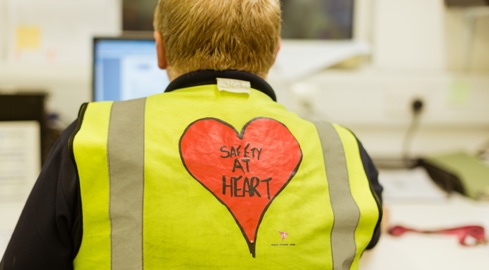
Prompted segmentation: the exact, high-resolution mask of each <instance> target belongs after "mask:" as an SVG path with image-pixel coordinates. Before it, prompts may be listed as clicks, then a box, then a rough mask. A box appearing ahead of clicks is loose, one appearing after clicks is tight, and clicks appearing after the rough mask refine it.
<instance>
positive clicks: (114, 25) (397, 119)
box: [0, 0, 489, 156]
mask: <svg viewBox="0 0 489 270" xmlns="http://www.w3.org/2000/svg"><path fill="white" fill-rule="evenodd" d="M38 1H46V2H52V3H54V2H56V3H58V2H66V1H61V0H38ZM57 1H58V2H57ZM12 2H16V3H21V2H26V0H0V12H7V11H8V10H9V8H10V7H9V5H10V4H11V3H12ZM85 2H86V3H87V5H99V7H100V8H99V9H98V11H99V12H102V13H105V14H108V15H107V16H105V19H106V20H107V21H106V24H105V27H107V26H109V27H108V28H106V29H103V30H104V31H102V32H105V33H107V34H116V33H117V32H118V31H119V30H120V28H119V27H120V21H119V18H118V17H117V14H118V10H120V2H119V1H118V0H104V1H85ZM80 3H84V2H80ZM360 3H361V4H360V5H359V6H360V13H358V14H357V16H359V17H360V18H361V20H360V21H362V23H361V24H358V21H357V24H358V25H357V33H356V35H357V38H359V39H361V40H362V41H365V42H367V43H368V44H369V45H370V55H369V56H368V57H365V58H362V61H361V64H359V65H356V66H355V67H354V68H349V69H334V70H323V71H320V72H315V73H311V74H310V75H309V76H306V77H305V78H302V80H300V81H297V82H294V83H289V82H287V83H284V80H283V78H281V77H280V76H278V75H277V73H276V72H275V71H274V70H272V72H271V74H270V78H269V80H270V83H271V84H272V85H273V86H274V87H276V89H277V92H278V93H277V95H278V97H279V101H280V102H281V103H283V104H284V105H286V106H287V107H289V108H291V109H292V110H294V111H296V112H297V113H299V114H301V115H305V116H308V117H311V118H328V119H331V120H334V121H336V122H339V123H342V124H345V125H347V126H349V127H350V128H351V129H352V130H354V131H355V132H356V133H357V134H358V135H359V136H360V137H361V138H362V141H363V142H364V144H365V146H366V147H367V149H369V150H370V151H371V153H372V154H373V155H378V156H397V155H398V154H399V152H400V148H401V147H402V140H403V138H404V134H405V131H406V128H407V126H408V125H409V120H410V113H409V104H410V102H411V101H412V99H413V98H415V97H420V98H422V99H423V100H424V102H425V111H424V112H423V113H424V115H423V117H422V119H421V126H420V130H419V133H417V134H416V136H415V138H414V141H413V149H412V151H413V152H414V153H419V154H425V153H432V152H437V151H442V150H443V151H444V150H451V149H454V148H463V149H469V150H474V149H476V148H477V147H479V146H480V145H481V144H482V143H483V142H484V141H485V140H487V139H489V138H488V137H489V135H488V134H489V112H488V111H487V108H488V107H489V106H485V104H486V103H489V81H488V80H489V79H488V78H489V50H487V48H489V18H488V16H483V17H481V18H479V19H478V20H477V21H476V26H475V28H474V29H475V31H474V34H473V36H471V38H470V41H471V42H468V39H467V38H466V36H467V29H469V28H468V26H467V21H466V19H465V18H466V14H467V13H466V11H463V10H446V8H445V7H444V5H443V0H361V2H360ZM0 14H2V13H0ZM110 14H112V15H110ZM114 14H115V15H114ZM2 15H3V14H2ZM2 15H0V89H1V90H2V91H8V92H16V91H19V90H22V91H30V90H44V91H47V92H48V93H49V98H48V104H47V107H48V109H49V110H50V111H51V112H55V113H58V114H59V115H60V116H61V120H62V121H63V122H64V123H65V124H68V123H69V122H71V121H73V120H74V119H75V118H76V116H77V113H78V108H79V105H80V104H81V103H82V102H86V101H88V100H89V98H90V89H91V74H90V59H86V61H83V60H82V61H81V62H80V61H78V62H76V61H75V62H71V63H70V61H69V60H70V58H68V61H66V62H64V63H63V62H62V61H61V62H57V63H42V62H41V63H39V62H35V61H34V62H29V61H23V62H15V61H12V59H13V58H12V55H11V52H12V50H11V49H9V48H11V47H9V46H12V45H11V44H12V43H9V42H12V40H11V37H12V31H13V30H12V29H14V30H15V28H12V26H11V25H8V24H9V23H10V22H11V21H12V18H11V17H10V18H7V19H6V17H4V16H2ZM10 16H12V15H10ZM103 19H104V18H102V19H101V20H103ZM49 20H50V18H49V17H46V21H49ZM14 21H15V20H14ZM98 23H99V24H100V23H102V24H103V22H100V21H99V22H98ZM96 32H97V31H94V33H93V34H96ZM73 34H75V32H73ZM69 36H70V35H69V34H67V38H68V37H69ZM9 44H10V45H9ZM466 44H470V50H467V47H466ZM87 50H89V48H87V47H83V48H79V47H77V48H76V49H73V52H72V53H73V54H74V55H75V54H76V55H80V54H88V53H89V51H87ZM467 51H469V52H470V53H468V54H467V53H466V52H467ZM2 52H3V53H2ZM467 56H468V58H467ZM76 59H79V58H76Z"/></svg>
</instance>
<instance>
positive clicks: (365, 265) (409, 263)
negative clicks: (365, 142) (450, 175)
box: [360, 171, 489, 270]
mask: <svg viewBox="0 0 489 270" xmlns="http://www.w3.org/2000/svg"><path fill="white" fill-rule="evenodd" d="M401 173H402V172H401ZM380 180H381V181H382V182H383V183H384V182H385V181H389V179H384V180H383V179H382V171H381V178H380ZM385 205H386V207H387V208H388V209H389V214H388V215H389V221H390V222H389V224H390V225H404V226H408V227H411V228H417V229H440V228H449V227H457V226H464V225H481V226H484V227H485V228H486V233H489V231H488V230H489V202H476V201H473V200H470V199H467V198H465V197H462V196H460V195H456V194H453V195H450V196H449V197H447V198H444V199H439V198H438V199H433V200H429V199H427V198H424V199H421V198H418V199H415V200H409V199H407V198H403V199H402V200H394V199H391V200H389V201H387V202H386V203H385ZM360 265H361V267H360V269H361V270H384V269H385V270H390V269H396V270H433V269H436V270H438V269H443V270H452V269H453V270H459V269H470V270H479V269H480V270H483V269H484V270H485V269H489V245H485V246H476V247H464V246H461V245H459V243H458V239H457V237H456V236H453V235H426V234H416V233H407V234H405V235H402V236H400V237H394V236H390V235H388V234H383V235H382V236H381V239H380V241H379V243H378V245H377V246H376V247H375V248H374V249H373V250H370V251H367V252H365V253H364V256H363V258H362V260H361V262H360Z"/></svg>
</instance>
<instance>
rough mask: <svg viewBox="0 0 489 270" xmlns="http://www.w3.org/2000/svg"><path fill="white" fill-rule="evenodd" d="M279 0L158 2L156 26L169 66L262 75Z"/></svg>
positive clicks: (273, 43) (276, 28)
mask: <svg viewBox="0 0 489 270" xmlns="http://www.w3.org/2000/svg"><path fill="white" fill-rule="evenodd" d="M280 20H281V19H280V1H279V0H159V1H158V5H157V7H156V10H155V18H154V27H155V30H156V31H158V32H159V33H160V34H161V36H162V37H163V41H164V44H165V46H164V47H165V51H166V57H167V62H168V66H169V68H171V69H173V72H175V73H179V74H183V73H187V72H191V71H196V70H201V69H211V70H226V69H235V70H242V71H247V72H251V73H255V74H258V75H266V74H267V73H268V71H269V69H270V68H271V66H272V65H273V62H274V59H275V53H276V50H277V46H278V42H279V38H280V22H281V21H280Z"/></svg>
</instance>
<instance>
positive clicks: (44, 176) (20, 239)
mask: <svg viewBox="0 0 489 270" xmlns="http://www.w3.org/2000/svg"><path fill="white" fill-rule="evenodd" d="M75 127H76V122H75V123H73V124H71V125H70V126H69V127H68V128H67V129H66V130H65V131H63V133H62V134H61V136H60V138H59V139H58V141H57V142H56V143H55V145H54V146H53V149H52V150H51V153H50V154H49V157H48V159H47V160H46V162H45V164H44V165H43V168H42V170H41V173H40V174H39V178H38V179H37V181H36V183H35V185H34V187H33V189H32V191H31V193H30V195H29V198H28V199H27V202H26V204H25V206H24V209H23V210H22V214H21V215H20V218H19V220H18V223H17V225H16V227H15V230H14V232H13V235H12V238H11V239H10V242H9V244H8V246H7V249H6V251H5V254H4V256H3V259H2V261H1V262H0V269H1V270H10V269H50V270H56V269H63V270H66V269H73V259H74V257H75V256H76V253H77V252H78V248H79V245H80V242H81V234H82V222H81V203H80V191H79V181H78V174H77V171H76V166H75V164H74V161H73V158H72V155H71V153H70V151H69V149H68V144H69V141H70V136H71V134H72V133H73V132H74V130H75Z"/></svg>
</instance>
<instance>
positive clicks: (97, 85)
mask: <svg viewBox="0 0 489 270" xmlns="http://www.w3.org/2000/svg"><path fill="white" fill-rule="evenodd" d="M92 69H93V70H92V76H93V85H92V87H93V96H92V100H93V101H106V100H114V101H117V100H128V99H135V98H140V97H145V96H149V95H152V94H156V93H162V92H164V91H165V89H166V87H167V86H168V84H169V80H168V77H167V74H166V72H165V71H164V70H161V69H159V68H158V63H157V59H156V48H155V42H154V40H153V39H151V38H142V37H138V38H123V37H120V38H110V37H109V38H103V37H96V38H94V42H93V65H92Z"/></svg>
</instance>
